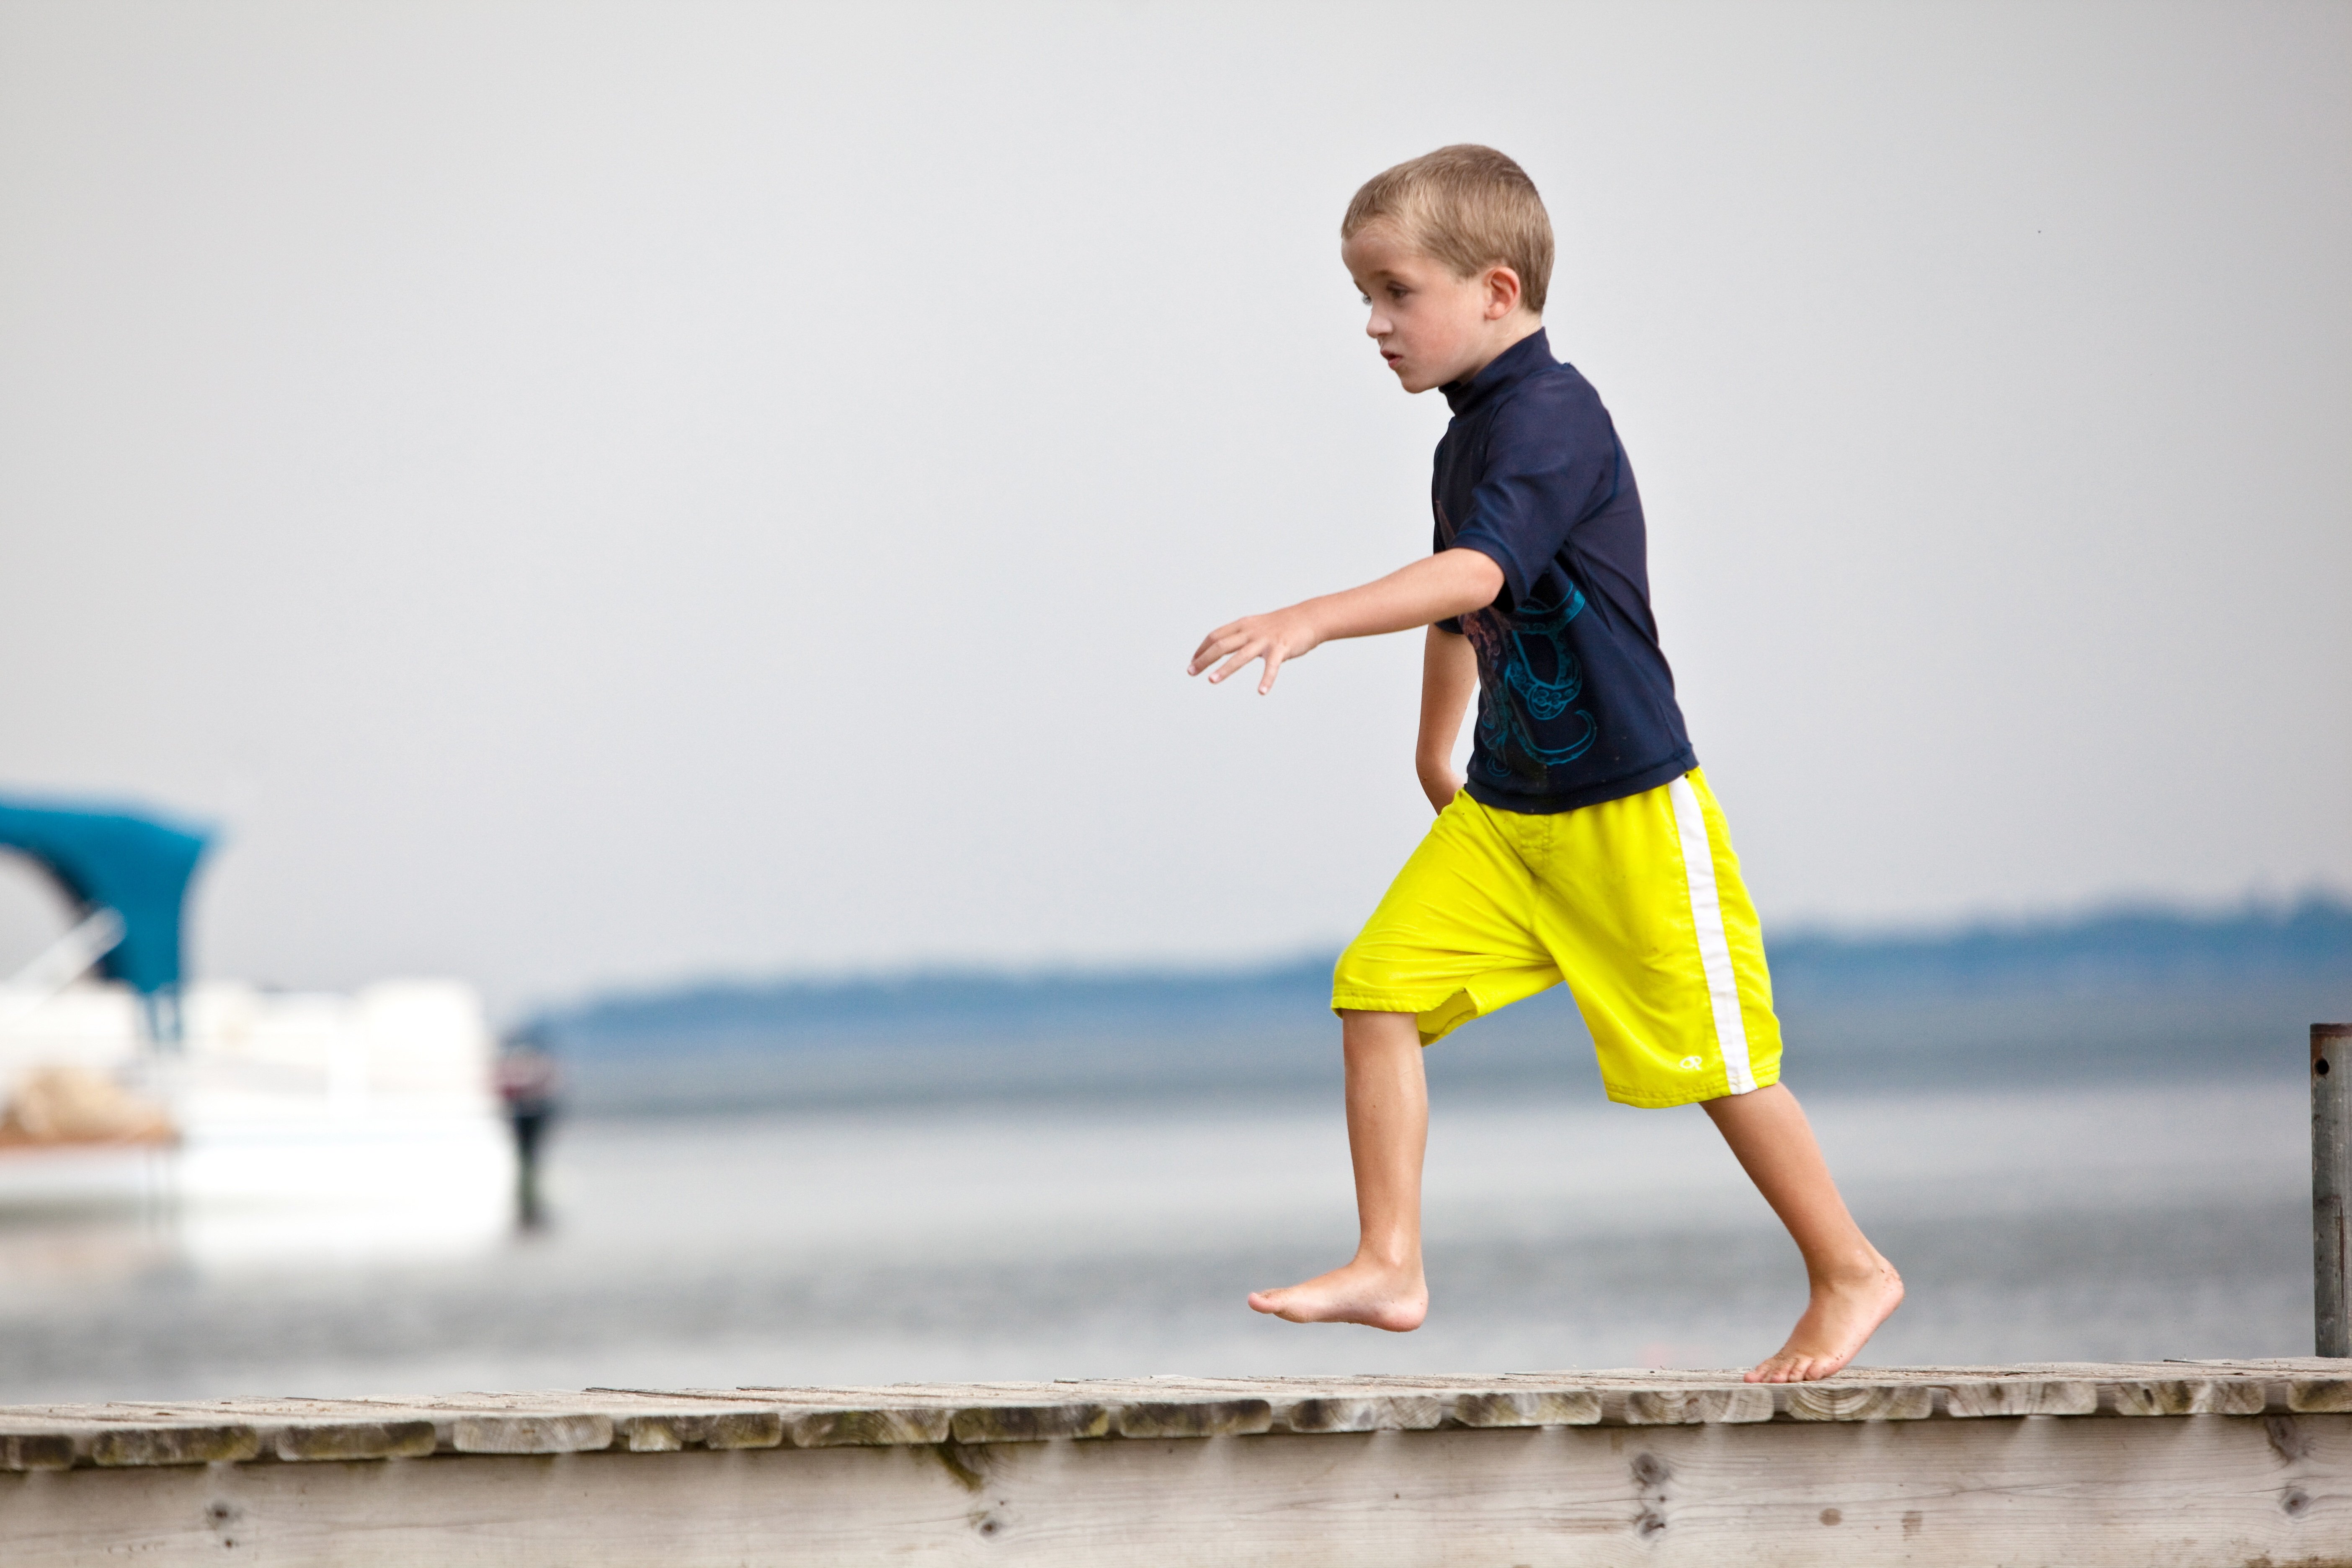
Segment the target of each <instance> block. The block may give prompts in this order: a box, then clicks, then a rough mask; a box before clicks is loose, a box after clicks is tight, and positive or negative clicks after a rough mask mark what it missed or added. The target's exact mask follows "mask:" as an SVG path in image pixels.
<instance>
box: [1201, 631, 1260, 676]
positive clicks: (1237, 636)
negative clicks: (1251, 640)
mask: <svg viewBox="0 0 2352 1568" xmlns="http://www.w3.org/2000/svg"><path fill="white" fill-rule="evenodd" d="M1247 640H1248V639H1247V638H1246V637H1244V634H1243V633H1241V632H1240V631H1238V630H1236V629H1235V628H1234V627H1232V626H1220V627H1218V628H1217V629H1216V630H1215V631H1213V632H1211V633H1210V634H1209V635H1208V636H1207V637H1202V639H1201V646H1200V647H1196V648H1194V649H1193V650H1192V673H1193V674H1195V675H1198V674H1200V673H1201V671H1202V670H1203V669H1205V668H1208V667H1209V666H1210V665H1212V664H1214V663H1215V662H1216V661H1217V660H1218V659H1220V658H1223V657H1224V655H1225V654H1226V653H1228V652H1229V651H1231V650H1232V648H1233V647H1234V644H1236V643H1240V642H1245V641H1247Z"/></svg>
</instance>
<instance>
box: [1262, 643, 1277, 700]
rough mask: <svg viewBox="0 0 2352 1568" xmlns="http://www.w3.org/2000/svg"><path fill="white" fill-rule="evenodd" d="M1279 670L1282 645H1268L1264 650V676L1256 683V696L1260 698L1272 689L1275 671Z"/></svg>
mask: <svg viewBox="0 0 2352 1568" xmlns="http://www.w3.org/2000/svg"><path fill="white" fill-rule="evenodd" d="M1280 668H1282V645H1281V644H1280V643H1274V644H1270V645H1268V647H1267V648H1266V650H1265V676H1264V678H1263V679H1260V680H1259V681H1258V683H1257V694H1258V695H1259V696H1260V697H1263V696H1265V694H1266V693H1267V692H1269V691H1271V690H1273V689H1274V675H1275V671H1276V670H1278V669H1280Z"/></svg>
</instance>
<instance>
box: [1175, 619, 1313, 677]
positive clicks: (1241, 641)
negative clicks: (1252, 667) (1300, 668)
mask: <svg viewBox="0 0 2352 1568" xmlns="http://www.w3.org/2000/svg"><path fill="white" fill-rule="evenodd" d="M1306 608H1307V606H1306V605H1291V606H1290V607H1289V608H1288V609H1286V610H1274V611H1271V612H1269V613H1268V614H1265V615H1263V616H1243V617H1242V618H1241V619H1240V620H1238V621H1231V622H1228V623H1227V624H1225V625H1224V626H1219V627H1218V628H1217V629H1216V630H1215V631H1213V632H1211V633H1210V634H1209V635H1208V636H1207V637H1202V639H1201V646H1200V647H1197V648H1195V649H1193V650H1192V663H1191V664H1189V665H1187V666H1185V668H1184V673H1185V674H1187V675H1198V674H1200V673H1201V672H1202V670H1204V669H1207V668H1209V666H1211V665H1213V664H1216V663H1217V660H1219V659H1221V658H1222V659H1223V660H1224V661H1225V662H1224V663H1223V664H1221V665H1217V668H1216V669H1215V670H1214V671H1213V672H1212V673H1211V675H1210V676H1209V684H1210V685H1212V686H1214V685H1216V684H1217V683H1218V682H1219V681H1222V680H1223V679H1225V677H1227V676H1229V675H1231V674H1233V672H1234V671H1235V670H1237V669H1239V668H1241V667H1242V666H1244V665H1245V664H1247V663H1248V662H1249V661H1250V660H1252V659H1254V658H1263V659H1265V675H1264V676H1263V677H1261V678H1260V679H1259V680H1258V683H1257V694H1258V695H1259V696H1260V697H1263V696H1265V694H1266V693H1267V692H1269V691H1271V690H1273V689H1274V678H1275V676H1276V674H1278V673H1279V672H1280V671H1281V669H1282V661H1283V660H1284V659H1286V658H1300V657H1301V656H1303V655H1305V654H1307V653H1308V652H1310V651H1311V650H1313V648H1314V647H1315V646H1316V645H1317V644H1318V643H1320V642H1321V641H1322V640H1323V635H1322V634H1321V633H1320V632H1318V631H1317V630H1316V629H1315V627H1314V626H1313V624H1312V623H1310V622H1309V621H1308V620H1307V616H1306V615H1305V613H1304V612H1305V610H1306Z"/></svg>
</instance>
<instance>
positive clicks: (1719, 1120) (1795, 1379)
mask: <svg viewBox="0 0 2352 1568" xmlns="http://www.w3.org/2000/svg"><path fill="white" fill-rule="evenodd" d="M1702 1103H1704V1104H1705V1105H1706V1113H1707V1115H1709V1116H1711V1117H1713V1118H1714V1119H1715V1125H1716V1130H1717V1131H1719V1132H1721V1133H1722V1134H1723V1141H1724V1142H1727V1143H1728V1144H1730V1145H1731V1152H1733V1153H1734V1154H1736V1155H1738V1158H1739V1163H1740V1166H1741V1167H1742V1168H1743V1169H1744V1170H1746V1171H1747V1173H1748V1179H1749V1180H1751V1181H1753V1182H1754V1183H1755V1184H1756V1190H1757V1191H1758V1192H1760V1193H1762V1194H1764V1201H1765V1202H1766V1203H1768V1204H1770V1205H1772V1212H1773V1213H1774V1214H1777V1215H1780V1223H1781V1224H1782V1225H1785V1226H1788V1227H1789V1235H1790V1237H1793V1238H1794V1239H1795V1241H1796V1243H1797V1250H1798V1251H1799V1252H1801V1253H1803V1254H1804V1257H1805V1275H1806V1278H1807V1279H1811V1281H1812V1300H1811V1302H1810V1303H1809V1304H1808V1305H1807V1306H1806V1308H1805V1315H1804V1316H1803V1317H1801V1318H1799V1319H1798V1320H1797V1326H1796V1328H1795V1329H1794V1330H1792V1331H1790V1335H1789V1342H1788V1343H1787V1344H1784V1345H1782V1346H1781V1347H1780V1350H1779V1351H1778V1352H1775V1353H1774V1354H1772V1355H1769V1356H1767V1357H1766V1358H1765V1359H1764V1360H1763V1362H1762V1363H1759V1365H1758V1366H1757V1367H1756V1368H1755V1370H1753V1371H1751V1372H1750V1373H1748V1382H1750V1383H1805V1382H1810V1381H1811V1380H1812V1379H1814V1378H1817V1377H1827V1376H1829V1375H1830V1373H1833V1372H1835V1371H1837V1370H1838V1368H1840V1367H1842V1366H1843V1365H1845V1363H1848V1362H1850V1361H1852V1360H1853V1358H1854V1356H1855V1354H1856V1353H1858V1352H1860V1351H1861V1349H1862V1347H1863V1345H1864V1343H1866V1342H1868V1341H1869V1339H1870V1336H1871V1335H1872V1334H1873V1333H1874V1332H1876V1331H1877V1329H1878V1325H1879V1324H1881V1323H1883V1322H1885V1321H1886V1319H1887V1316H1888V1314H1889V1313H1891V1312H1893V1311H1894V1310H1895V1308H1896V1307H1898V1306H1900V1305H1902V1302H1903V1279H1902V1277H1901V1276H1900V1275H1898V1274H1896V1273H1895V1266H1894V1265H1893V1264H1891V1263H1889V1262H1887V1261H1886V1259H1885V1258H1881V1257H1880V1256H1879V1255H1878V1249H1877V1248H1876V1247H1873V1246H1871V1245H1870V1241H1869V1238H1868V1237H1864V1235H1863V1234H1862V1227H1861V1226H1858V1225H1856V1224H1854V1223H1853V1215H1850V1214H1848V1213H1846V1208H1845V1200H1844V1199H1843V1198H1842V1197H1840V1196H1838V1190H1837V1184H1836V1183H1835V1182H1833V1181H1832V1180H1831V1179H1830V1167H1829V1163H1828V1162H1827V1161H1825V1160H1823V1159H1822V1146H1821V1145H1820V1144H1819V1143H1817V1142H1814V1141H1813V1129H1812V1124H1811V1122H1809V1121H1806V1120H1805V1111H1804V1108H1803V1107H1802V1106H1801V1105H1799V1104H1798V1103H1797V1097H1796V1096H1795V1095H1793V1094H1790V1092H1789V1091H1788V1090H1787V1089H1784V1088H1782V1087H1781V1086H1780V1085H1779V1084H1777V1083H1776V1084H1772V1085H1769V1087H1767V1088H1764V1089H1755V1090H1752V1091H1750V1092H1748V1093H1747V1094H1734V1095H1726V1096H1725V1097H1724V1098H1723V1099H1721V1100H1706V1101H1703V1102H1702Z"/></svg>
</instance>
